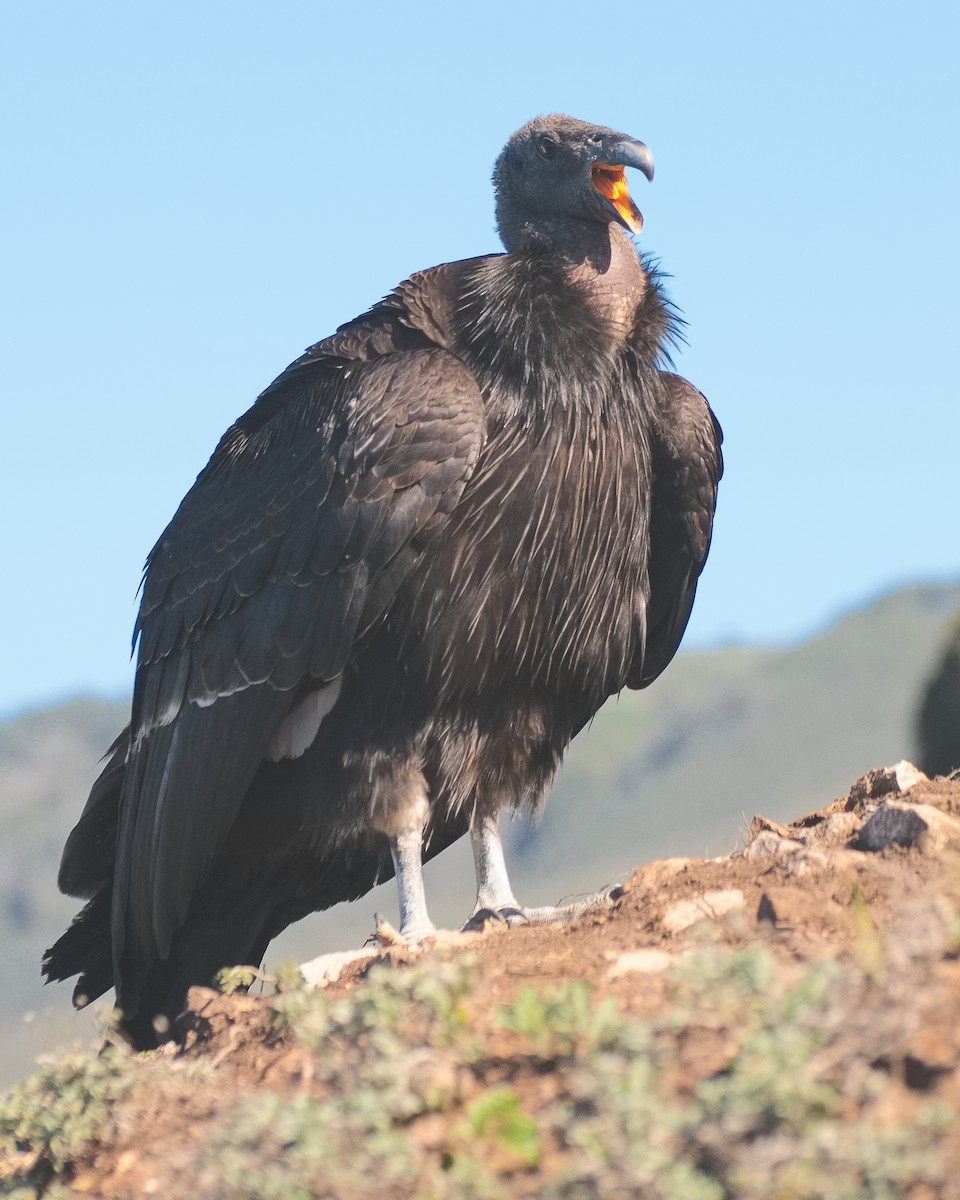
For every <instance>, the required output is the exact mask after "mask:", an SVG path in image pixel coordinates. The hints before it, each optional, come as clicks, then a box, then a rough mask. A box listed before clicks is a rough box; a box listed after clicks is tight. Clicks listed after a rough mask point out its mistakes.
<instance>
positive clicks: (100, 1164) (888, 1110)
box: [0, 770, 960, 1200]
mask: <svg viewBox="0 0 960 1200" xmlns="http://www.w3.org/2000/svg"><path fill="white" fill-rule="evenodd" d="M900 781H901V782H902V783H905V784H906V783H909V778H908V777H905V776H904V775H903V774H902V773H901V776H900ZM958 814H960V781H950V780H944V779H938V780H934V781H929V780H926V779H925V778H923V777H921V778H920V780H919V782H917V783H915V784H914V785H913V786H912V787H909V788H908V789H907V790H901V787H900V783H898V781H897V777H896V775H895V774H893V773H892V771H891V770H888V771H886V772H873V773H871V775H870V776H866V777H864V779H863V780H860V781H858V783H857V784H856V785H854V788H853V789H851V792H850V794H849V795H848V796H845V797H842V798H841V799H839V800H837V801H835V802H834V803H832V804H831V805H829V806H828V807H827V808H825V809H823V810H821V811H819V812H817V813H813V814H811V815H809V816H806V817H804V818H802V819H800V820H798V821H796V822H794V823H793V824H792V825H790V826H789V827H781V826H779V825H776V824H775V823H773V822H770V821H767V820H765V819H764V818H761V817H757V818H755V819H754V821H753V822H752V824H751V827H750V832H749V836H748V839H747V844H746V847H745V849H744V850H742V851H739V852H737V853H736V854H734V855H731V856H729V857H726V858H722V859H713V860H699V859H667V860H664V861H661V862H655V863H650V864H648V865H647V866H644V867H641V868H640V869H638V870H637V871H636V872H635V873H634V875H633V876H632V878H631V879H630V880H629V881H628V882H627V884H626V885H625V886H624V888H623V894H622V896H620V897H619V898H618V899H616V900H615V901H614V902H613V903H612V904H611V906H610V907H609V908H607V909H604V910H602V911H599V912H594V913H592V914H590V915H588V916H584V917H581V918H579V919H578V920H576V921H575V922H573V923H572V924H569V925H567V926H561V927H526V928H518V929H514V930H506V929H503V928H489V927H488V929H487V930H486V931H484V932H483V933H481V934H476V935H469V936H467V935H463V936H461V937H459V938H457V939H455V941H454V943H453V945H452V949H449V950H446V951H444V953H446V954H458V953H460V952H461V947H462V948H463V949H467V948H468V949H469V950H470V951H471V952H472V953H473V954H474V955H475V956H476V959H477V967H476V985H475V987H474V990H473V991H472V993H471V995H470V997H469V1001H468V1004H469V1008H470V1027H473V1026H474V1025H477V1024H480V1025H482V1026H483V1027H484V1028H488V1027H491V1026H492V1027H493V1028H492V1029H491V1032H490V1034H489V1041H488V1044H487V1053H486V1057H485V1059H484V1062H483V1063H482V1064H479V1065H477V1066H475V1067H474V1068H473V1069H472V1071H471V1072H470V1073H469V1078H468V1079H466V1080H465V1081H461V1084H460V1085H458V1086H460V1087H461V1096H462V1097H463V1098H464V1100H465V1101H466V1100H469V1098H470V1096H471V1095H474V1094H477V1093H478V1092H479V1091H481V1090H482V1089H483V1088H484V1087H489V1086H490V1085H491V1084H496V1083H498V1082H501V1081H503V1080H504V1079H508V1080H509V1081H510V1083H511V1086H512V1087H515V1088H516V1090H517V1092H518V1094H520V1095H521V1097H522V1098H523V1100H524V1105H525V1107H526V1108H527V1110H528V1111H533V1112H536V1111H537V1110H538V1108H539V1107H540V1106H542V1105H543V1104H547V1103H549V1102H550V1101H551V1099H552V1098H553V1096H554V1095H555V1093H556V1090H557V1085H556V1082H555V1081H554V1080H553V1079H552V1078H551V1077H550V1076H549V1075H545V1074H543V1073H542V1072H540V1073H536V1072H526V1073H525V1072H524V1071H523V1070H521V1069H519V1068H518V1067H517V1062H516V1059H515V1053H516V1043H515V1041H514V1040H513V1038H512V1035H511V1034H510V1033H509V1032H506V1031H498V1030H497V1028H496V1027H495V1025H494V1023H493V1022H492V1020H491V1018H492V1016H493V1014H494V1013H495V1011H496V1010H497V1009H498V1007H499V1006H500V1005H502V1004H504V1003H509V1002H512V1001H514V1000H515V998H516V995H517V991H518V989H519V988H520V987H521V986H522V985H524V984H533V985H535V986H536V987H538V988H542V987H545V986H546V987H549V985H553V984H557V983H560V982H562V981H568V980H586V981H589V982H590V983H591V984H592V985H593V987H594V989H595V990H594V993H593V995H594V998H595V999H596V1001H597V1002H598V1003H599V1001H600V1000H601V999H602V998H603V997H604V996H608V995H609V996H612V997H614V998H615V1000H616V1003H617V1005H618V1006H619V1007H620V1009H621V1010H622V1011H623V1012H626V1013H629V1014H631V1015H635V1016H638V1017H646V1016H649V1015H650V1014H652V1013H654V1012H656V1011H657V1009H658V1007H659V1006H663V1005H664V1004H665V1003H666V1002H667V1001H668V998H669V996H668V993H669V983H668V976H665V974H664V968H665V966H667V965H668V964H669V963H670V962H672V961H674V960H675V959H676V957H677V955H679V954H680V953H681V952H682V951H684V950H685V949H687V948H689V947H690V946H695V945H698V944H703V942H704V939H708V940H709V942H710V944H711V945H719V946H722V947H729V948H730V949H731V950H733V949H737V948H742V947H747V946H756V945H758V944H760V945H762V946H764V947H766V948H767V949H768V950H770V951H771V952H772V953H773V954H774V955H775V957H776V959H777V961H778V962H779V963H780V964H781V966H782V969H783V970H784V971H786V972H788V973H789V972H790V971H794V970H795V971H797V973H798V974H799V972H800V971H801V970H802V968H803V966H804V965H805V964H809V963H811V962H814V961H816V960H821V959H828V958H834V959H839V960H840V961H842V962H856V963H859V964H861V966H862V965H863V964H864V962H867V964H868V965H869V958H870V955H871V954H872V953H873V950H872V948H871V947H872V946H873V942H874V941H876V940H878V939H880V940H882V943H883V950H882V953H883V956H884V963H885V968H884V969H885V970H886V971H887V972H889V973H892V974H894V975H897V974H899V976H900V977H901V978H902V990H903V994H902V995H901V996H900V997H899V999H898V1000H897V1002H896V1003H895V1005H894V1007H893V1008H891V1009H890V1011H889V1012H888V1013H887V1014H886V1015H885V1014H884V1012H883V1011H880V1012H876V1011H873V1012H872V1013H871V1016H870V1025H871V1028H870V1031H869V1037H867V1042H866V1043H865V1042H864V1037H865V1036H866V1035H864V1034H863V1032H862V1031H860V1032H859V1033H858V1035H857V1036H858V1038H859V1042H858V1045H860V1046H861V1050H860V1053H864V1051H863V1050H862V1046H863V1045H865V1044H867V1043H869V1045H870V1047H872V1048H871V1049H870V1050H869V1054H868V1057H869V1056H870V1055H872V1056H873V1061H874V1062H878V1061H879V1062H882V1063H884V1064H885V1066H886V1067H887V1068H888V1069H889V1072H890V1077H891V1079H892V1080H893V1084H892V1085H891V1087H890V1088H888V1089H887V1090H886V1091H885V1093H884V1096H883V1103H882V1105H881V1106H879V1107H878V1109H877V1112H876V1114H875V1117H876V1120H877V1121H878V1122H879V1123H880V1124H881V1125H882V1124H884V1123H885V1122H887V1123H889V1124H890V1125H891V1126H893V1125H896V1124H902V1123H904V1122H906V1123H909V1122H910V1120H912V1119H913V1117H914V1116H915V1115H916V1113H917V1111H918V1106H919V1105H920V1104H921V1103H924V1104H926V1103H929V1102H930V1101H942V1102H944V1103H947V1104H950V1105H953V1106H954V1107H958V1108H960V1070H958V1068H960V1022H958V1020H957V1015H958V1013H960V961H958V957H957V952H956V951H957V945H956V927H955V925H954V926H953V927H952V928H953V933H952V935H951V934H949V932H948V933H947V934H945V933H944V929H945V927H947V926H950V923H951V922H955V914H956V913H957V912H958V910H960V871H958V870H957V863H958V852H960V820H958V819H957V815H958ZM951 937H952V940H951ZM871 939H873V940H871ZM431 953H437V951H436V950H432V949H430V948H427V949H425V950H419V951H415V952H414V951H411V950H409V949H406V948H396V947H395V948H393V949H390V950H386V951H384V952H383V953H382V955H381V957H382V958H385V959H388V960H389V961H390V962H392V963H394V964H395V965H396V966H397V967H402V966H403V965H404V964H405V963H407V962H408V961H412V960H413V959H419V958H422V957H423V955H430V954H431ZM368 969H369V963H360V964H355V965H353V966H351V967H350V968H348V969H347V970H346V971H345V973H344V975H343V976H341V978H340V979H338V980H337V981H336V982H335V983H333V984H331V985H329V987H328V989H327V992H328V995H330V996H331V997H334V998H335V997H342V996H346V995H348V994H349V993H350V992H351V990H352V989H354V988H355V987H357V985H358V982H359V981H361V980H362V979H363V977H364V975H365V974H366V972H367V970H368ZM887 993H888V996H889V995H890V994H892V993H890V987H889V985H888V989H887ZM894 993H895V989H894ZM190 1007H191V1011H192V1022H191V1023H192V1029H191V1031H190V1033H189V1034H188V1035H187V1039H186V1047H185V1048H184V1049H181V1050H179V1051H177V1052H176V1053H173V1052H171V1053H168V1054H163V1053H161V1054H158V1055H153V1056H146V1057H145V1058H144V1059H143V1061H142V1062H141V1063H140V1064H138V1072H139V1076H138V1083H137V1086H136V1088H135V1089H134V1090H133V1092H132V1093H131V1094H130V1095H129V1096H128V1097H127V1099H126V1100H124V1101H122V1102H121V1103H120V1104H119V1106H118V1107H117V1110H116V1114H115V1125H116V1128H115V1131H114V1132H113V1133H112V1134H111V1136H110V1138H109V1140H108V1141H107V1142H105V1143H103V1144H100V1145H97V1144H95V1143H94V1144H91V1147H90V1151H89V1153H88V1155H87V1157H86V1159H85V1160H84V1161H80V1162H77V1163H75V1164H73V1166H72V1167H71V1168H69V1169H68V1171H67V1172H66V1173H65V1175H64V1176H63V1177H62V1179H61V1182H63V1183H66V1184H67V1186H68V1187H69V1188H70V1189H71V1190H72V1192H73V1193H76V1194H87V1195H90V1194H92V1195H97V1196H103V1197H108V1198H117V1200H121V1198H124V1197H133V1196H144V1195H158V1196H164V1197H179V1196H188V1195H190V1196H193V1195H199V1194H203V1192H202V1190H201V1191H198V1190H197V1189H198V1188H202V1183H201V1182H199V1181H198V1180H197V1178H196V1177H195V1174H194V1172H195V1167H196V1163H197V1160H198V1156H199V1152H200V1149H201V1148H202V1147H203V1145H204V1144H205V1142H206V1139H207V1136H208V1133H209V1131H210V1129H211V1128H213V1126H214V1125H215V1123H216V1122H217V1121H218V1120H220V1119H221V1118H222V1117H224V1116H225V1115H226V1114H227V1113H229V1112H230V1111H231V1110H232V1109H233V1108H234V1107H235V1106H236V1104H237V1102H238V1100H239V1099H240V1098H244V1097H248V1096H249V1095H251V1094H252V1093H254V1092H255V1091H257V1090H258V1089H270V1090H272V1091H275V1092H278V1093H280V1094H281V1095H284V1096H290V1097H294V1096H298V1095H303V1094H306V1093H310V1092H311V1089H312V1087H313V1067H312V1065H311V1053H310V1052H309V1051H308V1050H306V1049H305V1048H303V1047H302V1046H301V1045H299V1044H297V1043H296V1042H295V1041H294V1040H293V1039H292V1038H291V1037H290V1036H289V1035H283V1034H281V1033H278V1032H277V1031H276V1029H275V1025H274V1022H273V1020H272V1012H271V1000H270V998H269V997H257V996H253V995H246V996H245V995H234V996H224V995H220V994H217V993H214V992H210V991H206V990H202V989H195V990H194V991H193V992H192V993H191V998H190ZM729 1042H730V1037H729V1031H725V1030H723V1029H710V1028H688V1029H679V1030H678V1031H677V1042H676V1054H675V1059H674V1062H673V1063H672V1065H671V1067H670V1070H669V1072H668V1074H669V1085H670V1087H671V1088H672V1089H673V1091H674V1093H675V1094H676V1095H679V1096H683V1095H685V1094H688V1093H691V1092H692V1090H693V1089H694V1088H695V1087H696V1085H697V1084H698V1082H699V1081H701V1080H703V1079H705V1078H709V1077H711V1076H715V1075H716V1074H717V1073H718V1072H720V1071H722V1070H723V1068H724V1066H725V1064H726V1063H727V1062H729V1060H730V1058H731V1055H732V1054H733V1053H735V1050H736V1047H735V1046H734V1047H731V1045H730V1044H729ZM201 1057H205V1058H206V1059H208V1060H209V1061H211V1062H212V1063H213V1064H215V1070H214V1071H213V1072H211V1073H210V1074H209V1075H208V1077H206V1078H202V1077H198V1076H197V1075H196V1073H195V1072H194V1073H191V1071H190V1070H189V1064H190V1063H191V1062H194V1061H196V1060H197V1059H198V1058H201ZM447 1133H448V1129H447V1125H446V1123H445V1118H444V1117H443V1116H442V1115H441V1114H438V1113H431V1114H428V1115H425V1116H423V1117H422V1118H420V1119H419V1120H418V1121H416V1122H415V1123H414V1126H413V1129H412V1131H411V1136H412V1137H413V1138H414V1139H415V1140H418V1141H419V1143H420V1144H421V1145H423V1146H424V1147H425V1148H426V1149H427V1150H428V1151H431V1150H438V1149H439V1148H441V1147H442V1146H443V1145H444V1144H445V1139H446V1137H447ZM946 1142H947V1152H948V1154H949V1155H950V1158H951V1160H952V1161H953V1162H954V1163H955V1164H957V1165H960V1133H958V1132H956V1131H955V1132H954V1133H953V1134H948V1135H947V1138H946ZM560 1153H562V1151H561V1150H560V1149H558V1148H557V1147H553V1148H552V1149H551V1147H550V1146H549V1145H548V1146H546V1147H544V1158H543V1159H542V1160H541V1168H540V1169H541V1170H542V1171H549V1169H550V1156H551V1154H560ZM494 1166H496V1164H494ZM8 1173H9V1168H8ZM0 1178H2V1163H0ZM511 1194H516V1195H536V1194H537V1189H536V1182H535V1179H532V1178H531V1177H530V1175H529V1172H526V1173H524V1172H523V1171H520V1170H519V1169H518V1173H517V1176H516V1178H515V1179H514V1183H513V1186H512V1187H511ZM908 1194H909V1195H911V1196H915V1197H916V1200H921V1197H923V1196H927V1195H934V1194H937V1195H941V1194H943V1195H946V1194H948V1193H947V1192H946V1191H940V1190H937V1191H931V1190H929V1189H928V1188H927V1185H919V1184H918V1185H917V1187H916V1188H914V1189H913V1190H911V1191H910V1192H909V1193H908Z"/></svg>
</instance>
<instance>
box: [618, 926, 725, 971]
mask: <svg viewBox="0 0 960 1200" xmlns="http://www.w3.org/2000/svg"><path fill="white" fill-rule="evenodd" d="M702 915H703V914H701V916H702ZM672 962H673V955H672V954H669V953H668V952H667V951H666V950H656V949H654V948H653V947H650V946H648V947H644V948H641V949H640V950H628V951H626V952H625V953H624V954H621V955H619V956H618V958H617V960H616V962H614V963H613V964H612V965H611V967H610V970H609V971H608V972H607V975H608V976H609V977H610V978H611V979H616V977H617V976H618V975H628V974H630V972H631V971H639V972H641V973H643V974H645V975H653V974H656V973H657V972H658V971H665V970H666V969H667V967H669V966H670V964H671V963H672Z"/></svg>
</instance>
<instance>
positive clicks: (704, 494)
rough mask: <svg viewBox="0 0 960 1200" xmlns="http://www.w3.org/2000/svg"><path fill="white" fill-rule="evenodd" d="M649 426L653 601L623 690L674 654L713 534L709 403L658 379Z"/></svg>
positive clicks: (652, 674)
mask: <svg viewBox="0 0 960 1200" xmlns="http://www.w3.org/2000/svg"><path fill="white" fill-rule="evenodd" d="M661 382H662V384H663V387H662V388H661V389H660V393H659V409H658V412H657V414H656V423H655V426H654V429H653V438H652V451H653V476H654V478H653V499H652V504H651V529H650V564H649V571H650V599H649V602H648V606H647V621H646V624H647V630H646V637H645V639H644V644H643V648H642V651H641V653H640V654H639V655H638V656H637V659H636V661H635V662H634V664H633V666H632V668H631V672H630V676H629V678H628V680H627V685H628V687H634V688H642V687H646V686H647V685H648V684H650V683H652V682H653V681H654V679H656V678H657V676H658V675H659V674H660V673H661V672H662V671H663V670H664V669H665V668H666V666H667V665H668V664H669V662H670V661H671V659H672V658H673V656H674V655H675V654H676V652H677V650H678V648H679V646H680V640H681V638H682V637H683V634H684V630H685V629H686V627H687V622H688V621H689V619H690V612H691V610H692V608H693V601H694V597H695V595H696V591H697V581H698V580H699V578H700V573H701V572H702V570H703V567H704V564H705V563H706V561H707V554H708V553H709V550H710V540H711V537H712V535H713V517H714V511H715V509H716V503H717V485H718V484H719V482H720V477H721V475H722V474H723V455H722V452H721V449H720V447H721V444H722V442H723V433H722V431H721V429H720V426H719V424H718V422H717V419H716V417H715V416H714V415H713V412H712V411H711V409H710V405H709V404H708V403H707V401H706V398H705V397H704V396H703V395H702V394H701V393H700V392H699V391H698V390H697V389H696V388H695V387H694V386H693V384H691V383H688V382H687V380H685V379H682V378H681V377H680V376H679V375H673V374H671V373H669V372H663V373H662V374H661Z"/></svg>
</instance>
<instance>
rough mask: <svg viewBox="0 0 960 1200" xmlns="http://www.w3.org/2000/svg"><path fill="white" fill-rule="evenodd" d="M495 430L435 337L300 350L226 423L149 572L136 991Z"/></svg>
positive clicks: (134, 877)
mask: <svg viewBox="0 0 960 1200" xmlns="http://www.w3.org/2000/svg"><path fill="white" fill-rule="evenodd" d="M483 436H484V414H483V406H482V401H481V397H480V393H479V391H478V389H477V385H476V383H475V381H474V379H473V377H472V375H471V374H470V373H469V372H468V370H467V369H466V367H464V366H463V364H462V363H460V361H459V360H458V359H456V358H455V357H453V356H452V355H451V354H450V353H449V352H447V351H445V350H442V349H440V348H437V347H433V348H420V349H412V350H408V351H406V352H404V353H402V354H400V353H392V354H388V355H386V356H385V357H382V358H371V359H369V360H366V361H362V362H354V363H350V364H344V363H342V362H340V363H337V362H334V363H331V361H330V360H329V359H328V358H325V357H324V356H323V355H318V356H317V357H316V360H315V361H309V362H305V361H304V360H300V361H299V362H298V363H296V364H294V367H293V368H291V370H290V372H289V379H285V377H284V376H281V377H280V379H279V380H277V381H276V382H275V383H274V384H273V385H271V387H270V388H269V389H268V390H267V392H266V393H264V396H263V397H261V400H260V401H258V405H256V406H254V409H252V410H251V411H250V413H248V414H246V415H245V417H243V418H241V419H240V421H238V422H237V424H236V425H235V426H234V427H233V428H232V429H231V430H229V431H228V432H227V434H226V435H224V438H223V439H222V440H221V442H220V445H219V446H218V448H217V450H216V452H215V453H214V455H213V457H212V459H211V460H210V463H209V464H208V465H207V467H206V468H205V469H204V471H203V472H202V473H201V475H200V476H199V478H198V480H197V482H196V484H195V485H194V487H193V488H192V489H191V491H190V492H189V493H188V495H187V496H186V498H185V499H184V501H183V503H182V504H181V506H180V508H179V510H178V511H177V514H176V516H175V517H174V519H173V521H172V522H171V524H170V526H169V527H168V528H167V530H166V531H165V533H164V534H163V536H162V538H161V539H160V541H159V542H158V543H157V546H156V547H155V548H154V550H153V552H152V553H151V555H150V558H149V559H148V562H147V568H146V571H145V576H144V586H143V599H142V604H141V608H140V614H139V617H138V621H137V631H136V632H137V636H138V638H139V656H138V668H137V680H136V686H135V692H134V705H133V720H132V726H131V749H130V752H129V755H128V758H127V763H126V772H125V777H124V784H123V792H122V797H121V817H120V833H119V839H118V843H117V871H116V880H117V883H116V886H115V889H114V897H113V926H114V944H115V968H116V978H117V979H119V980H122V981H124V985H123V986H124V989H125V990H126V992H127V994H128V996H129V997H135V996H136V994H137V988H138V985H139V981H140V979H142V978H143V976H144V974H145V972H146V971H147V969H148V967H149V964H150V962H151V961H155V959H156V957H157V956H159V957H160V958H163V957H164V956H165V955H166V954H167V953H168V952H169V949H170V946H171V941H172V938H173V935H174V933H175V931H176V929H177V928H178V926H179V925H180V924H181V923H182V922H183V920H184V919H185V916H186V914H187V912H188V910H189V906H190V903H191V900H192V898H193V896H194V894H195V892H196V890H197V888H198V887H199V886H200V885H201V884H202V881H203V879H204V877H205V875H206V873H207V872H208V870H209V867H210V864H211V862H212V860H213V858H214V856H215V855H216V853H217V851H218V849H219V847H220V846H221V845H222V843H223V840H224V838H225V837H226V835H227V832H228V831H229V829H230V826H231V825H232V823H233V821H234V820H235V819H236V816H237V813H238V811H239V809H240V806H241V805H242V802H243V798H244V796H245V794H246V792H247V790H248V788H249V786H250V782H251V780H252V779H253V777H254V775H255V774H256V771H257V769H258V767H259V765H260V763H261V762H262V761H263V759H264V758H265V756H266V755H267V753H268V750H269V748H270V746H271V743H273V739H274V737H275V735H276V733H277V730H278V728H279V727H280V725H281V724H282V723H283V722H284V720H285V719H287V718H288V717H289V715H290V714H291V712H292V711H293V710H294V709H295V708H296V706H297V705H298V704H300V703H301V702H302V698H303V696H304V692H305V690H306V691H307V692H309V691H310V690H311V689H313V688H320V687H322V686H323V685H324V683H325V682H326V681H330V680H333V679H335V678H337V677H338V676H339V675H340V674H341V672H342V671H343V669H344V666H345V664H346V662H347V661H348V659H349V656H350V654H351V651H352V650H353V648H354V646H355V644H356V639H357V637H358V636H359V635H360V634H363V633H366V632H368V631H369V630H370V628H371V627H372V626H373V624H375V622H376V621H377V620H379V619H380V617H381V616H382V614H383V613H384V612H385V610H386V609H387V608H388V607H389V604H390V602H391V600H392V597H393V596H394V595H395V593H396V589H397V588H398V587H399V586H400V583H401V582H402V580H403V578H404V577H405V576H406V575H407V574H408V573H409V572H410V571H411V570H412V569H413V568H414V566H415V564H416V561H417V557H418V554H419V553H421V552H422V548H421V549H420V550H418V549H415V548H414V546H413V543H415V542H416V539H417V536H418V534H420V533H422V532H424V531H425V530H426V529H427V527H428V526H430V525H431V524H432V523H434V522H436V521H437V520H442V519H445V514H447V513H449V512H450V511H452V509H453V508H454V507H455V505H456V503H457V500H458V499H459V496H460V494H461V492H462V490H463V487H464V486H465V484H466V482H467V480H468V478H469V477H470V474H471V472H472V471H473V468H474V465H475V463H476V461H477V457H478V454H479V451H480V446H481V443H482V440H483Z"/></svg>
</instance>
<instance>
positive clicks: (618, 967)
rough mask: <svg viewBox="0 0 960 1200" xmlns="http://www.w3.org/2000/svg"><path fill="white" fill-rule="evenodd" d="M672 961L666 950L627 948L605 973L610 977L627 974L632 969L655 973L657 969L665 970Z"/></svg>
mask: <svg viewBox="0 0 960 1200" xmlns="http://www.w3.org/2000/svg"><path fill="white" fill-rule="evenodd" d="M672 962H673V955H672V954H668V953H667V951H666V950H655V949H653V948H652V947H646V948H644V949H640V950H628V951H626V952H625V953H624V954H621V955H620V956H619V957H618V958H617V960H616V962H615V963H613V964H612V965H611V967H610V969H609V971H607V975H608V976H609V978H610V979H616V978H617V976H618V975H629V974H630V973H631V972H632V971H638V972H640V973H642V974H645V975H655V974H656V973H657V972H659V971H665V970H666V969H667V967H669V966H670V964H671V963H672Z"/></svg>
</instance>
